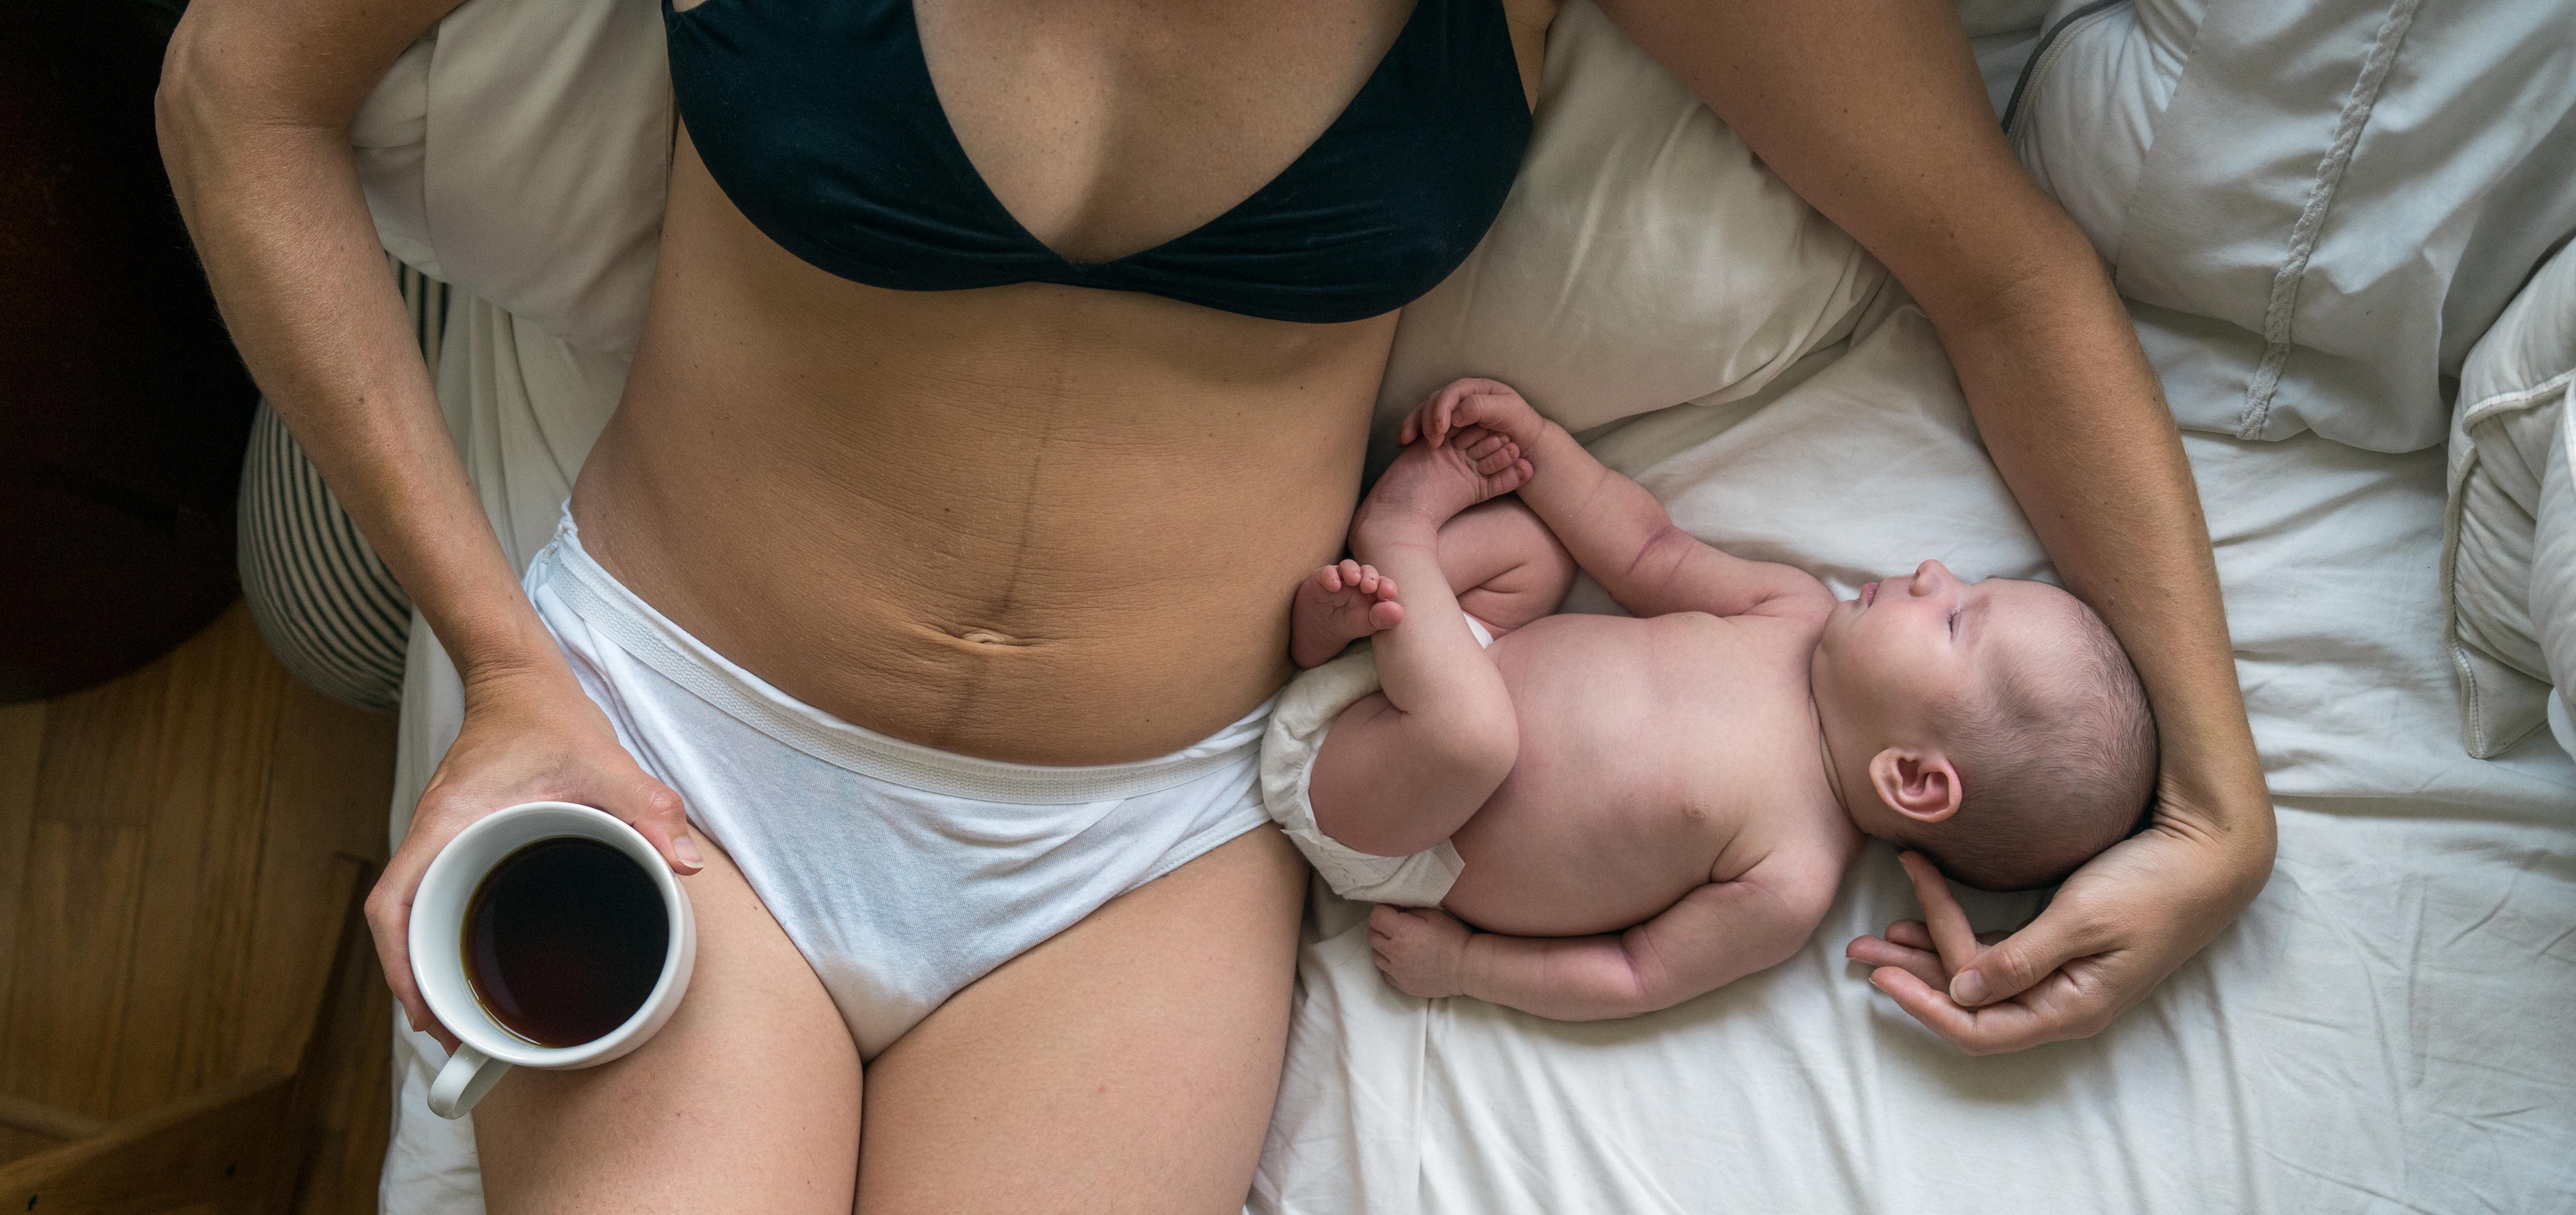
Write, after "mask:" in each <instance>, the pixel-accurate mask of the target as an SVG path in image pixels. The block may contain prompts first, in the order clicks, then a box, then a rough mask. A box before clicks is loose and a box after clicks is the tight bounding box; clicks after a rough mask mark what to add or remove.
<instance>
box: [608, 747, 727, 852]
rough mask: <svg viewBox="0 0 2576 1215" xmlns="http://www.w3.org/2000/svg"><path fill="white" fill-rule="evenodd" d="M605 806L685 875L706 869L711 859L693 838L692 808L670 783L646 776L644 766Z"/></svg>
mask: <svg viewBox="0 0 2576 1215" xmlns="http://www.w3.org/2000/svg"><path fill="white" fill-rule="evenodd" d="M602 809H605V810H607V811H608V812H609V813H611V814H614V815H616V816H617V817H619V818H622V819H625V820H626V825H627V826H630V827H633V828H635V830H636V831H637V832H638V833H640V834H642V835H643V837H644V838H645V839H647V840H650V841H652V844H653V848H654V850H655V851H657V852H660V853H661V854H662V857H663V859H664V860H667V861H669V862H671V868H673V869H675V870H678V871H679V872H680V874H681V875H682V876H687V875H689V874H693V873H696V872H697V871H699V870H701V869H704V868H706V866H707V858H706V857H705V855H703V854H701V853H700V852H699V851H698V844H697V841H696V840H694V839H691V838H690V837H689V814H688V809H687V807H686V806H684V805H682V804H681V801H680V795H679V794H677V793H674V792H672V791H671V787H670V786H669V785H665V784H663V783H662V782H660V781H658V780H655V779H653V778H652V777H650V776H647V775H645V773H644V771H643V769H641V768H638V769H636V770H635V774H634V776H633V777H632V778H631V779H630V780H629V781H628V783H627V785H626V787H625V790H624V792H623V795H622V796H620V797H618V798H617V799H616V802H615V804H613V805H609V806H605V807H602Z"/></svg>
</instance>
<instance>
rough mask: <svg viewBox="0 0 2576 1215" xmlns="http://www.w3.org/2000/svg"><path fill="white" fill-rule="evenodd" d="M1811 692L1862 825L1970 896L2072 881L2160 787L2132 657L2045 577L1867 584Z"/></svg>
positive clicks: (1822, 656) (1819, 665) (1820, 645)
mask: <svg viewBox="0 0 2576 1215" xmlns="http://www.w3.org/2000/svg"><path fill="white" fill-rule="evenodd" d="M1809 682H1810V685H1811V686H1812V687H1813V689H1814V691H1815V696H1816V713H1817V716H1818V718H1819V719H1820V720H1821V721H1822V722H1823V725H1824V731H1825V748H1826V752H1827V762H1828V764H1829V765H1831V767H1832V770H1833V774H1834V778H1835V782H1836V785H1837V787H1838V789H1839V790H1840V792H1841V794H1842V797H1843V805H1844V807H1845V808H1846V809H1848V810H1849V811H1850V812H1851V816H1852V821H1853V822H1854V823H1857V824H1858V825H1859V826H1860V829H1861V830H1862V831H1864V832H1867V833H1868V834H1870V835H1873V836H1876V837H1878V838H1880V839H1883V840H1888V841H1891V842H1893V843H1896V844H1900V845H1903V846H1905V847H1909V848H1913V849H1916V850H1918V851H1921V852H1923V853H1925V854H1927V855H1929V856H1930V857H1931V858H1932V859H1933V860H1934V861H1936V862H1938V863H1939V864H1940V866H1941V868H1942V870H1943V871H1944V872H1946V873H1947V874H1949V875H1950V876H1951V877H1952V878H1954V879H1956V880H1958V881H1961V882H1965V883H1967V884H1968V885H1971V886H1976V887H1979V888H1981V889H1986V890H2021V889H2026V888H2029V887H2032V886H2044V885H2047V884H2049V883H2051V882H2054V881H2057V880H2059V879H2061V878H2063V877H2065V876H2066V875H2067V874H2068V873H2069V872H2071V871H2073V870H2074V869H2075V867H2076V866H2078V865H2081V864H2083V863H2084V862H2085V861H2086V860H2087V859H2089V858H2091V857H2092V856H2093V854H2095V853H2097V852H2100V851H2102V850H2103V849H2105V848H2108V847H2110V846H2111V845H2112V844H2114V843H2117V842H2119V840H2120V839H2121V837H2123V836H2125V835H2127V834H2128V833H2129V831H2130V830H2131V829H2132V828H2133V827H2135V826H2136V825H2137V821H2138V818H2139V815H2140V814H2141V813H2142V812H2144V811H2145V809H2146V806H2147V799H2148V798H2149V797H2150V796H2151V795H2152V793H2153V790H2154V787H2155V778H2156V730H2155V719H2154V718H2153V717H2151V716H2150V715H2149V714H2148V710H2147V697H2146V691H2145V689H2144V688H2142V687H2140V686H2139V683H2138V675H2137V672H2136V671H2135V670H2133V669H2132V668H2131V667H2130V665H2129V656H2128V654H2127V653H2126V652H2125V651H2123V650H2121V648H2120V643H2119V640H2118V639H2117V638H2114V637H2113V636H2112V635H2111V630H2110V629H2109V628H2108V627H2107V626H2105V625H2104V624H2103V623H2102V619H2101V617H2099V616H2096V615H2094V614H2093V609H2091V608H2089V607H2086V606H2085V605H2084V602H2083V601H2082V600H2079V599H2077V598H2076V597H2075V596H2073V595H2070V594H2067V593H2066V592H2065V591H2062V590H2059V589H2058V588H2056V587H2053V586H2049V585H2048V584H2046V583H2041V582H2021V581H2017V580H2014V579H2009V578H1993V579H1988V580H1987V581H1984V582H1979V583H1973V584H1971V583H1965V582H1961V581H1959V580H1958V578H1956V577H1954V576H1953V575H1952V574H1951V573H1950V571H1949V570H1947V569H1944V568H1942V566H1941V563H1940V562H1938V561H1926V562H1924V563H1923V565H1922V566H1921V567H1920V568H1918V569H1916V570H1915V571H1914V573H1913V575H1912V576H1911V577H1905V578H1890V579H1887V580H1886V581H1884V582H1874V583H1870V584H1868V585H1866V586H1863V587H1862V588H1861V593H1860V596H1859V597H1858V598H1855V599H1849V600H1845V601H1844V602H1843V603H1841V604H1839V605H1837V606H1836V607H1835V608H1834V611H1833V615H1832V616H1830V617H1829V618H1827V620H1826V622H1825V631H1824V634H1823V636H1821V637H1820V638H1818V639H1817V641H1816V652H1815V655H1814V657H1813V659H1812V660H1811V662H1810V666H1809Z"/></svg>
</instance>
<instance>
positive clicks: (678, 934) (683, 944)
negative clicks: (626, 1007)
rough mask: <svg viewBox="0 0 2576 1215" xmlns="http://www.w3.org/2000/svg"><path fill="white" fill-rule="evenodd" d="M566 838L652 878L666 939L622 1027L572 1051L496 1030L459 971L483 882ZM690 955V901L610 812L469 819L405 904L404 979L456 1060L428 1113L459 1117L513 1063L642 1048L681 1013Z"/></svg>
mask: <svg viewBox="0 0 2576 1215" xmlns="http://www.w3.org/2000/svg"><path fill="white" fill-rule="evenodd" d="M568 836H570V837H579V838H582V839H592V840H597V841H599V842H601V843H603V844H607V845H608V846H610V847H612V848H615V849H617V850H618V851H619V852H622V853H625V854H626V856H627V857H628V858H629V859H631V860H633V861H634V862H635V863H636V864H637V865H640V866H642V867H643V869H644V872H645V873H647V874H650V875H651V876H652V878H653V884H654V885H655V886H656V887H658V888H659V889H660V890H661V892H662V910H663V912H664V914H665V915H667V916H668V917H669V920H670V926H671V933H670V942H669V944H668V945H667V946H665V947H664V951H663V954H662V975H661V978H660V979H659V980H657V981H656V982H655V983H654V984H653V992H652V994H651V995H649V996H646V997H645V999H644V1005H643V1007H641V1008H638V1009H636V1010H635V1013H634V1015H633V1016H630V1017H628V1018H626V1021H625V1023H624V1024H621V1025H619V1026H618V1027H617V1028H616V1029H614V1030H611V1031H609V1032H608V1033H607V1034H606V1035H605V1036H603V1037H599V1038H594V1039H592V1040H590V1041H588V1042H584V1043H582V1044H581V1045H579V1046H539V1045H537V1044H536V1043H534V1042H530V1041H528V1040H527V1039H525V1038H522V1037H520V1036H519V1035H517V1034H514V1033H511V1032H510V1031H509V1030H508V1029H507V1028H504V1027H503V1026H502V1024H501V1023H500V1022H499V1021H496V1020H494V1019H493V1018H492V1014H491V1013H490V1012H488V1011H486V1010H485V1009H484V1007H483V1002H482V1001H481V1000H478V999H476V998H475V995H474V986H473V981H472V980H470V979H468V978H467V977H466V974H465V958H464V949H463V945H464V936H465V910H466V905H467V904H468V903H470V902H472V901H473V898H474V891H475V889H476V888H477V887H479V886H481V885H482V884H483V876H484V875H485V874H487V873H490V872H491V871H492V867H493V866H495V865H498V864H500V863H501V862H502V860H503V859H505V858H507V857H508V856H509V855H510V854H511V853H514V852H517V851H518V850H519V849H521V848H524V847H527V846H528V845H530V844H533V843H535V842H537V841H538V840H546V839H559V838H564V837H568ZM697 957H698V926H697V920H696V919H695V918H694V917H693V916H691V915H690V913H689V896H688V894H687V893H686V892H685V891H683V890H681V889H680V879H679V877H678V875H676V874H674V873H672V872H671V867H670V865H669V864H667V863H665V862H664V861H663V860H662V854H661V853H659V852H656V851H654V850H653V845H652V844H651V843H649V842H647V841H646V840H645V838H644V837H643V836H642V835H641V834H639V833H637V832H636V830H635V829H634V828H633V827H629V826H627V825H626V824H625V823H622V822H620V821H618V820H617V818H616V817H615V816H614V815H611V814H608V813H606V812H605V811H600V810H594V809H592V808H590V807H588V806H576V805H574V804H572V803H570V802H528V803H525V804H523V805H517V806H511V807H509V808H507V809H503V810H496V811H493V812H492V813H491V814H488V815H485V816H484V817H482V818H480V819H478V820H476V821H475V822H474V823H472V824H471V825H469V826H467V827H466V828H465V829H464V830H463V831H459V832H457V833H456V838H454V839H452V840H449V841H447V846H446V847H445V848H441V849H439V852H438V855H437V856H436V857H433V858H431V860H430V862H429V870H428V871H427V872H425V873H423V874H422V875H421V878H420V891H419V893H417V894H415V895H413V896H412V902H411V974H412V979H413V981H414V982H416V983H418V984H419V985H420V994H421V999H423V1000H424V1001H426V1002H428V1004H429V1011H430V1012H431V1013H432V1014H433V1015H435V1016H436V1017H437V1018H438V1021H439V1024H441V1025H444V1026H446V1027H447V1031H448V1032H449V1033H452V1034H454V1035H456V1038H457V1047H456V1053H455V1054H453V1055H450V1056H448V1059H447V1065H446V1066H445V1067H442V1068H440V1069H439V1071H438V1078H437V1079H436V1080H434V1081H432V1082H431V1083H430V1086H429V1108H430V1112H432V1113H434V1114H437V1115H438V1116H439V1117H441V1118H462V1117H464V1116H465V1114H466V1112H467V1111H469V1110H472V1109H473V1108H474V1103H475V1102H478V1101H481V1100H482V1099H483V1095H484V1094H485V1093H488V1092H491V1091H492V1086H493V1085H495V1084H498V1083H500V1080H501V1076H502V1074H503V1073H505V1072H507V1071H509V1070H510V1066H511V1065H512V1064H517V1065H519V1066H521V1067H542V1068H550V1069H555V1070H563V1069H569V1068H576V1067H591V1066H595V1065H597V1064H601V1063H606V1062H608V1061H609V1060H611V1059H615V1058H618V1057H619V1056H622V1055H624V1054H626V1053H627V1052H628V1051H631V1050H634V1049H635V1048H636V1047H638V1046H642V1045H643V1044H644V1040H645V1039H647V1038H650V1037H652V1036H653V1033H654V1031H656V1030H659V1029H660V1028H662V1023H663V1022H665V1021H668V1020H670V1019H671V1014H672V1013H673V1012H674V1011H677V1010H678V1008H679V1007H680V996H681V994H682V993H684V992H685V991H687V990H688V986H689V970H690V968H691V967H692V966H693V965H695V964H696V962H697Z"/></svg>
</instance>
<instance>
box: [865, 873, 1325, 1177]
mask: <svg viewBox="0 0 2576 1215" xmlns="http://www.w3.org/2000/svg"><path fill="white" fill-rule="evenodd" d="M1305 880H1306V864H1305V862H1304V861H1303V860H1301V859H1299V857H1298V856H1297V854H1296V851H1295V850H1294V849H1293V848H1291V847H1290V846H1289V844H1288V842H1287V840H1286V838H1285V837H1283V836H1281V835H1280V834H1279V831H1278V829H1277V828H1275V827H1269V826H1263V827H1261V828H1259V829H1257V830H1254V831H1252V832H1249V833H1247V834H1245V835H1243V836H1241V837H1239V838H1237V839H1235V840H1233V841H1231V842H1229V843H1226V844H1224V845H1222V846H1220V847H1218V848H1216V849H1214V850H1213V851H1210V852H1209V853H1208V854H1207V855H1205V856H1202V857H1200V858H1198V859H1197V860H1194V861H1192V862H1190V863H1189V864H1187V865H1183V866H1182V867H1180V868H1179V869H1176V870H1174V871H1172V872H1171V873H1169V874H1167V875H1165V876H1163V877H1162V878H1159V879H1157V880H1155V881H1153V882H1149V883H1147V884H1146V885H1144V886H1141V887H1138V888H1137V889H1135V890H1132V891H1129V892H1128V893H1126V894H1125V895H1122V896H1120V897H1119V898H1117V899H1116V900H1113V901H1112V902H1110V903H1109V904H1108V905H1106V906H1104V907H1102V908H1101V909H1099V910H1098V911H1095V912H1093V913H1091V915H1090V916H1088V917H1086V918H1085V919H1084V920H1082V922H1080V923H1078V924H1076V925H1074V926H1073V927H1072V928H1069V929H1066V930H1065V931H1064V932H1062V933H1059V934H1057V935H1056V936H1055V937H1054V938H1053V939H1051V940H1049V941H1047V942H1045V943H1044V944H1041V945H1039V946H1037V947H1036V948H1034V949H1031V950H1029V951H1028V952H1027V953H1024V954H1022V955H1020V956H1019V957H1017V958H1014V959H1012V960H1011V961H1010V962H1009V963H1008V964H1006V965H1004V966H1003V967H1002V968H1001V969H999V970H996V971H994V972H993V973H991V974H989V975H986V976H984V977H983V978H982V979H980V980H978V981H976V983H975V984H974V985H973V986H971V987H968V988H967V989H966V990H964V991H961V992H959V993H957V995H955V996H953V997H951V998H950V999H949V1001H948V1002H947V1003H946V1004H944V1005H941V1006H940V1008H939V1010H938V1011H937V1012H934V1013H932V1014H931V1015H930V1017H929V1018H928V1019H927V1020H924V1021H923V1022H922V1023H921V1024H920V1025H918V1026H915V1027H914V1028H913V1029H912V1031H911V1032H909V1033H907V1034H905V1035H904V1036H903V1037H902V1039H900V1040H898V1041H897V1042H896V1043H895V1044H894V1045H893V1046H892V1047H890V1048H888V1049H887V1050H886V1052H885V1053H884V1054H882V1055H880V1056H878V1057H877V1059H876V1061H875V1062H874V1063H872V1064H870V1065H869V1066H868V1073H867V1083H868V1127H867V1134H866V1137H865V1138H864V1140H863V1141H862V1143H861V1145H860V1155H859V1162H860V1163H859V1203H858V1210H859V1213H860V1215H905V1213H908V1212H916V1211H922V1212H927V1211H940V1212H946V1211H1020V1212H1059V1211H1067V1212H1070V1211H1119V1212H1131V1211H1132V1212H1166V1211H1168V1212H1193V1213H1211V1212H1227V1213H1229V1215H1232V1213H1234V1212H1239V1211H1240V1210H1241V1209H1242V1206H1243V1200H1244V1195H1245V1193H1246V1192H1247V1191H1248V1190H1249V1189H1250V1188H1251V1185H1252V1171H1253V1167H1254V1165H1256V1164H1257V1163H1258V1162H1259V1158H1260V1154H1261V1140H1262V1135H1263V1133H1264V1132H1265V1131H1266V1130H1267V1129H1268V1126H1269V1123H1270V1109H1271V1105H1272V1103H1273V1101H1275V1100H1276V1098H1277V1096H1278V1091H1279V1072H1280V1066H1281V1064H1282V1061H1283V1060H1284V1058H1285V1055H1286V1051H1287V1037H1288V992H1289V984H1290V980H1291V977H1292V975H1293V972H1294V970H1295V967H1296V948H1297V913H1298V908H1299V906H1300V904H1301V902H1302V900H1303V898H1304V895H1305V889H1306V885H1305Z"/></svg>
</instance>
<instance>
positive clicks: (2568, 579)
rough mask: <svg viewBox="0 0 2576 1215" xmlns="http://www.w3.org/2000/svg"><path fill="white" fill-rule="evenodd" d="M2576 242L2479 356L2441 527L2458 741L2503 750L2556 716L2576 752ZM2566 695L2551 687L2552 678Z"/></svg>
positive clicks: (2482, 750) (2463, 380) (2473, 357)
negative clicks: (2574, 714)
mask: <svg viewBox="0 0 2576 1215" xmlns="http://www.w3.org/2000/svg"><path fill="white" fill-rule="evenodd" d="M2571 454H2576V249H2571V250H2563V251H2561V252H2560V253H2559V254H2558V256H2556V257H2554V258H2551V259H2550V261H2549V264H2548V265H2546V266H2544V267H2542V268H2541V271H2540V273H2539V274H2538V275H2536V276H2534V277H2533V278H2532V280H2531V283H2530V285H2529V286H2527V287H2525V288H2523V291H2522V294H2520V295H2518V296H2516V297H2514V301H2513V305H2512V306H2511V307H2509V308H2507V309H2505V313H2504V315H2503V316H2502V317H2500V318H2498V319H2497V321H2496V324H2495V327H2494V328H2493V329H2490V330H2489V331H2488V332H2487V335H2486V336H2485V337H2484V338H2482V339H2480V340H2479V342H2478V344H2477V347H2476V349H2474V350H2471V351H2470V352H2469V359H2468V364H2467V367H2466V369H2465V370H2464V371H2463V372H2462V373H2461V377H2460V406H2459V409H2458V411H2457V412H2456V414H2455V415H2454V417H2453V419H2452V429H2451V509H2450V513H2449V525H2448V527H2446V528H2445V529H2444V532H2443V536H2442V584H2443V587H2444V589H2445V590H2446V591H2447V592H2448V596H2447V598H2446V600H2445V606H2446V607H2447V608H2448V609H2449V630H2448V632H2449V637H2450V641H2451V658H2452V662H2453V664H2454V666H2455V668H2456V669H2457V671H2458V673H2459V679H2460V717H2461V742H2462V744H2463V745H2464V746H2466V747H2467V748H2468V750H2469V753H2470V754H2472V755H2493V754H2496V753H2497V752H2499V751H2502V750H2504V749H2505V748H2507V747H2510V746H2511V745H2513V743H2514V742H2516V741H2518V740H2519V739H2520V738H2521V737H2522V736H2523V735H2524V734H2527V733H2529V732H2531V731H2532V730H2534V729H2537V728H2538V727H2539V726H2540V724H2541V722H2542V721H2543V720H2544V719H2545V720H2547V721H2548V722H2549V724H2550V725H2551V727H2552V728H2553V729H2554V730H2555V732H2556V734H2557V738H2558V742H2559V745H2560V746H2562V747H2564V748H2566V749H2567V750H2569V751H2570V752H2576V723H2571V716H2570V713H2569V710H2570V708H2571V707H2576V484H2571V483H2570V481H2569V475H2568V468H2569V463H2570V461H2569V457H2570V455H2571ZM2553 684H2554V685H2556V695H2555V696H2554V697H2553V696H2552V695H2551V685H2553Z"/></svg>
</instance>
